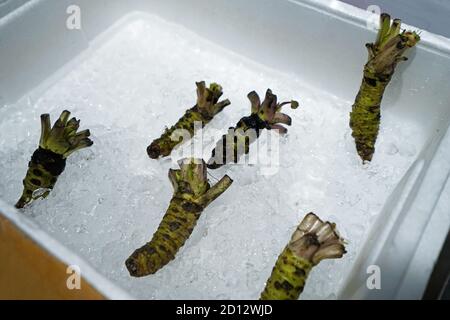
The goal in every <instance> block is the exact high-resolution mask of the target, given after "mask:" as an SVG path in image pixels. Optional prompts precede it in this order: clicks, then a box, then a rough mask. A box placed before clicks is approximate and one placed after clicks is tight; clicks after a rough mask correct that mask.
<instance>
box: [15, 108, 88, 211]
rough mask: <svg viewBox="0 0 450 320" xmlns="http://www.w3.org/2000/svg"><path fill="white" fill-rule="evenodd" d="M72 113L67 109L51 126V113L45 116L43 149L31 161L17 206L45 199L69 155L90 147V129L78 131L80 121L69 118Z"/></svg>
mask: <svg viewBox="0 0 450 320" xmlns="http://www.w3.org/2000/svg"><path fill="white" fill-rule="evenodd" d="M69 117H70V112H69V111H67V110H65V111H63V112H62V113H61V116H60V117H59V119H58V120H57V121H56V122H55V124H54V126H53V128H50V116H49V115H48V114H43V115H41V138H40V142H39V148H38V149H37V150H36V151H35V152H34V153H33V156H32V157H31V161H30V162H29V163H28V170H27V174H26V176H25V179H24V180H23V186H24V189H23V192H22V196H21V197H20V199H19V201H18V202H17V203H16V208H23V207H24V206H25V205H27V204H29V203H31V202H32V201H33V200H36V199H38V198H45V197H47V196H48V194H49V193H50V191H51V190H52V189H53V187H54V185H55V183H56V181H57V179H58V176H59V175H60V174H61V173H62V172H63V171H64V168H65V165H66V158H67V157H68V156H69V155H71V154H72V153H74V152H75V151H77V150H80V149H83V148H87V147H90V146H91V145H92V144H93V142H92V141H91V140H90V139H89V136H90V132H89V130H84V131H81V132H77V130H78V128H79V126H80V121H79V120H77V119H76V118H72V119H70V120H69Z"/></svg>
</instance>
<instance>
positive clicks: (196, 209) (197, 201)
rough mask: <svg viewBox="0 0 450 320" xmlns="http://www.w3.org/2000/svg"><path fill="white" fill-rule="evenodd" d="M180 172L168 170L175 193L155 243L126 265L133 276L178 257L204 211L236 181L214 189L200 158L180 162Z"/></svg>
mask: <svg viewBox="0 0 450 320" xmlns="http://www.w3.org/2000/svg"><path fill="white" fill-rule="evenodd" d="M178 163H179V165H180V169H179V170H173V169H170V170H169V179H170V181H171V183H172V186H173V189H174V194H173V196H172V199H171V201H170V204H169V208H168V209H167V211H166V214H165V215H164V217H163V219H162V221H161V223H160V224H159V227H158V229H157V230H156V232H155V233H154V234H153V237H152V240H151V241H150V242H148V243H146V244H145V245H144V246H142V247H141V248H139V249H137V250H135V251H134V252H133V254H132V255H131V256H130V257H129V258H128V259H127V260H126V262H125V265H126V267H127V269H128V271H129V272H130V275H131V276H133V277H143V276H146V275H149V274H153V273H155V272H156V271H158V270H159V269H161V268H162V267H164V266H165V265H166V264H167V263H169V262H170V261H171V260H173V259H174V258H175V255H176V254H177V252H178V250H179V249H180V248H181V247H182V246H183V245H184V243H185V242H186V240H187V239H188V238H189V237H190V235H191V233H192V231H193V230H194V227H195V225H196V224H197V220H198V219H199V218H200V215H201V213H202V212H203V210H204V209H205V208H206V207H207V206H208V205H209V204H210V203H211V202H213V201H214V200H215V199H216V198H218V197H219V196H220V195H221V194H222V193H224V192H225V190H227V189H228V188H229V187H230V185H231V183H232V182H233V180H231V178H230V177H229V176H227V175H225V176H224V177H223V178H222V179H220V181H219V182H217V183H216V184H215V185H213V186H211V185H210V184H209V182H208V179H207V169H206V164H205V162H204V161H203V160H201V159H193V158H190V159H185V160H181V161H179V162H178Z"/></svg>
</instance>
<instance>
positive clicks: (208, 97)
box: [147, 81, 230, 159]
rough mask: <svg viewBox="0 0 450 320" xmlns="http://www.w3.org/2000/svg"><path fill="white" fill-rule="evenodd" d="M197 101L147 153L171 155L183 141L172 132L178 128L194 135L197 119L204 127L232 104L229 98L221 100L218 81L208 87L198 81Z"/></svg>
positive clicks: (157, 155) (150, 146)
mask: <svg viewBox="0 0 450 320" xmlns="http://www.w3.org/2000/svg"><path fill="white" fill-rule="evenodd" d="M196 85H197V103H196V105H195V106H194V107H192V108H191V109H189V110H187V111H186V112H185V114H184V115H183V116H182V117H181V118H180V119H179V120H178V121H177V123H176V124H175V125H173V126H172V127H170V128H169V129H166V130H165V132H164V133H163V134H162V135H161V137H159V138H158V139H156V140H154V141H153V142H152V143H151V144H150V145H149V146H148V147H147V154H148V156H149V157H150V158H152V159H157V158H159V157H166V156H168V155H170V153H171V152H172V150H173V149H174V148H175V147H176V146H177V145H178V144H179V143H181V142H182V141H180V139H181V138H180V139H173V138H172V134H173V133H174V132H175V131H176V130H180V129H184V130H187V132H189V134H190V137H192V136H193V135H194V124H195V122H196V121H199V122H201V124H202V127H204V126H205V125H206V124H208V123H209V122H210V121H211V120H212V119H213V118H214V116H215V115H216V114H218V113H219V112H221V111H222V110H223V109H224V108H225V107H226V106H228V105H229V104H230V101H229V100H223V101H221V102H219V98H220V97H221V96H222V94H223V92H222V87H221V86H220V85H218V84H217V83H211V84H210V86H209V88H206V86H205V82H204V81H201V82H197V83H196Z"/></svg>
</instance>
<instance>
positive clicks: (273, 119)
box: [208, 89, 298, 169]
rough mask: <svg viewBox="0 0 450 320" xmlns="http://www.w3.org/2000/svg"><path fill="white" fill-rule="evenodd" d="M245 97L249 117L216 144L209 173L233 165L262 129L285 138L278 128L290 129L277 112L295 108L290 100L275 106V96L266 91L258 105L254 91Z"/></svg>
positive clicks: (257, 97)
mask: <svg viewBox="0 0 450 320" xmlns="http://www.w3.org/2000/svg"><path fill="white" fill-rule="evenodd" d="M247 97H248V99H249V100H250V103H251V114H250V116H247V117H243V118H241V119H240V120H239V122H238V123H237V124H236V126H235V127H232V128H230V129H229V130H228V133H227V134H225V135H223V136H222V139H221V140H219V141H218V142H217V144H216V147H215V148H214V150H213V151H212V155H211V159H210V160H209V161H208V168H209V169H217V168H220V167H222V166H223V165H225V164H227V163H230V162H234V163H237V162H238V160H239V158H240V157H241V156H242V155H244V154H248V153H249V151H250V144H251V143H252V142H254V141H255V140H256V139H258V137H259V135H260V133H261V131H262V130H264V129H267V130H271V129H275V130H279V132H280V133H281V134H285V133H286V132H287V129H286V128H285V127H283V126H282V125H281V124H285V125H288V126H290V125H291V123H292V119H291V117H289V116H288V115H287V114H284V113H282V112H280V111H281V108H282V107H283V106H284V105H287V104H289V105H290V106H291V108H292V109H296V108H298V102H297V101H294V100H292V101H287V102H282V103H278V102H277V96H276V95H274V94H273V93H272V90H270V89H267V92H266V96H265V99H264V101H263V102H262V103H261V101H260V98H259V96H258V94H257V93H256V92H255V91H252V92H250V93H249V94H248V95H247Z"/></svg>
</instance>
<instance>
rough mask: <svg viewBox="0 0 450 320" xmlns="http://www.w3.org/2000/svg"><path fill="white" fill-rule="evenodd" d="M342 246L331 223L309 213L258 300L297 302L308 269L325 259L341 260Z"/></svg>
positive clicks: (279, 260) (283, 253)
mask: <svg viewBox="0 0 450 320" xmlns="http://www.w3.org/2000/svg"><path fill="white" fill-rule="evenodd" d="M344 245H345V242H344V240H343V239H342V238H341V237H340V236H339V233H338V232H337V230H336V225H335V224H334V223H330V222H328V221H327V222H323V221H322V220H321V219H320V218H319V217H318V216H316V215H315V214H314V213H312V212H311V213H308V214H307V215H306V216H305V218H304V219H303V220H302V222H301V223H300V225H299V226H298V227H297V229H296V230H295V232H294V234H293V235H292V238H291V240H290V241H289V244H288V245H287V246H286V248H285V249H284V250H283V252H282V253H281V255H280V256H279V257H278V259H277V262H276V263H275V267H274V268H273V270H272V274H271V275H270V278H269V280H267V283H266V287H265V288H264V291H263V292H262V294H261V300H297V299H298V298H299V296H300V294H301V293H302V292H303V288H304V287H305V283H306V280H307V278H308V275H309V272H310V271H311V269H312V268H313V267H314V266H316V265H317V264H319V262H320V261H322V260H324V259H336V258H341V257H342V256H343V255H344V254H345V253H346V251H345V246H344Z"/></svg>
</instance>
